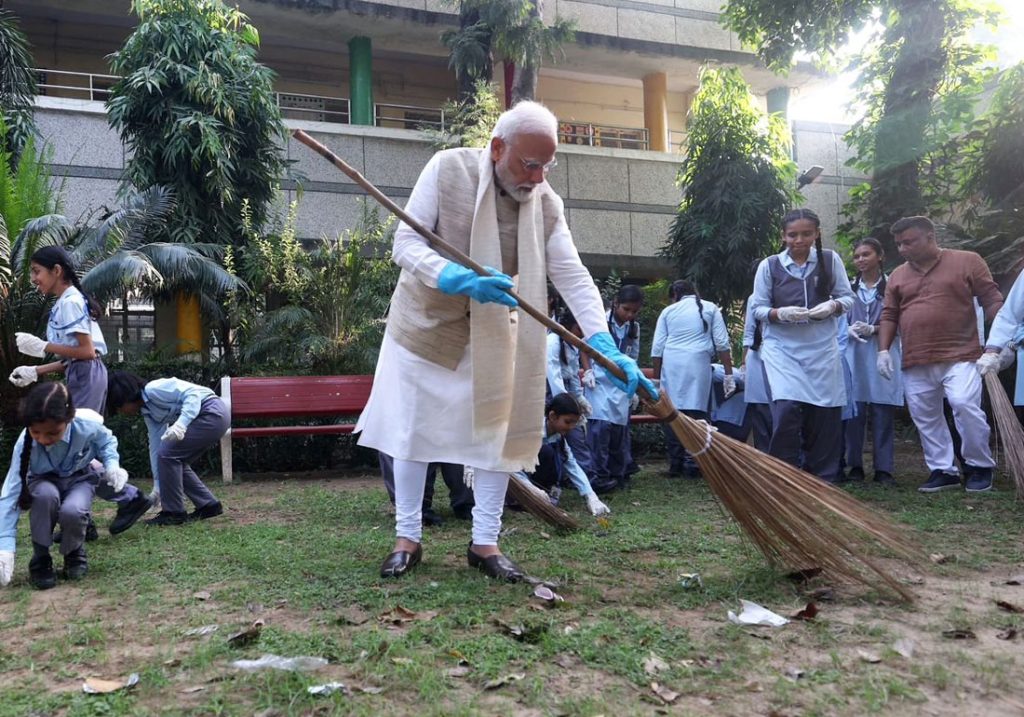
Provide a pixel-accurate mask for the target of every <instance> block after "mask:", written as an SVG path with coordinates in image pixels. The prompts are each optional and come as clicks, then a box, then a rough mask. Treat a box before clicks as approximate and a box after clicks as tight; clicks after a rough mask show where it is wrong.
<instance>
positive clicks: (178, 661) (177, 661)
mask: <svg viewBox="0 0 1024 717" xmlns="http://www.w3.org/2000/svg"><path fill="white" fill-rule="evenodd" d="M180 664H181V658H179V657H172V658H171V659H169V660H164V667H177V666H178V665H180Z"/></svg>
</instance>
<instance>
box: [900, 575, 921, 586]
mask: <svg viewBox="0 0 1024 717" xmlns="http://www.w3.org/2000/svg"><path fill="white" fill-rule="evenodd" d="M903 582H905V583H906V584H907V585H924V578H923V577H921V576H920V575H907V576H905V577H904V578H903Z"/></svg>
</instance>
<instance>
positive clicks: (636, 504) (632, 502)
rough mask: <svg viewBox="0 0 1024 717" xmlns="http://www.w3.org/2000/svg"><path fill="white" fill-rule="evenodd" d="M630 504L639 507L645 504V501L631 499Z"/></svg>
mask: <svg viewBox="0 0 1024 717" xmlns="http://www.w3.org/2000/svg"><path fill="white" fill-rule="evenodd" d="M629 504H630V505H635V506H636V507H637V508H639V507H640V506H641V505H643V503H641V502H640V501H638V500H631V501H629Z"/></svg>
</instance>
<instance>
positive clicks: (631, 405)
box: [629, 393, 640, 411]
mask: <svg viewBox="0 0 1024 717" xmlns="http://www.w3.org/2000/svg"><path fill="white" fill-rule="evenodd" d="M639 405H640V397H639V396H637V395H636V394H635V393H634V394H633V397H632V398H630V399H629V410H630V411H635V410H636V407H637V406H639Z"/></svg>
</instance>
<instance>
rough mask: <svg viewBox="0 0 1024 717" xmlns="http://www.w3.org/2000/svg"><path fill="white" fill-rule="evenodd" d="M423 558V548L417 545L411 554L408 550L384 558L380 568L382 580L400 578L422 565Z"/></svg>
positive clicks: (398, 551)
mask: <svg viewBox="0 0 1024 717" xmlns="http://www.w3.org/2000/svg"><path fill="white" fill-rule="evenodd" d="M422 557H423V546H422V545H419V544H417V545H416V549H415V550H413V551H412V552H411V553H410V552H409V551H408V550H396V551H395V552H393V553H391V555H389V556H387V557H386V558H384V562H383V563H382V564H381V566H380V576H381V577H382V578H400V577H402V576H403V575H405V574H406V573H407V572H409V571H410V570H412V569H413V568H415V567H416V566H417V565H419V564H420V559H421V558H422Z"/></svg>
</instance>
